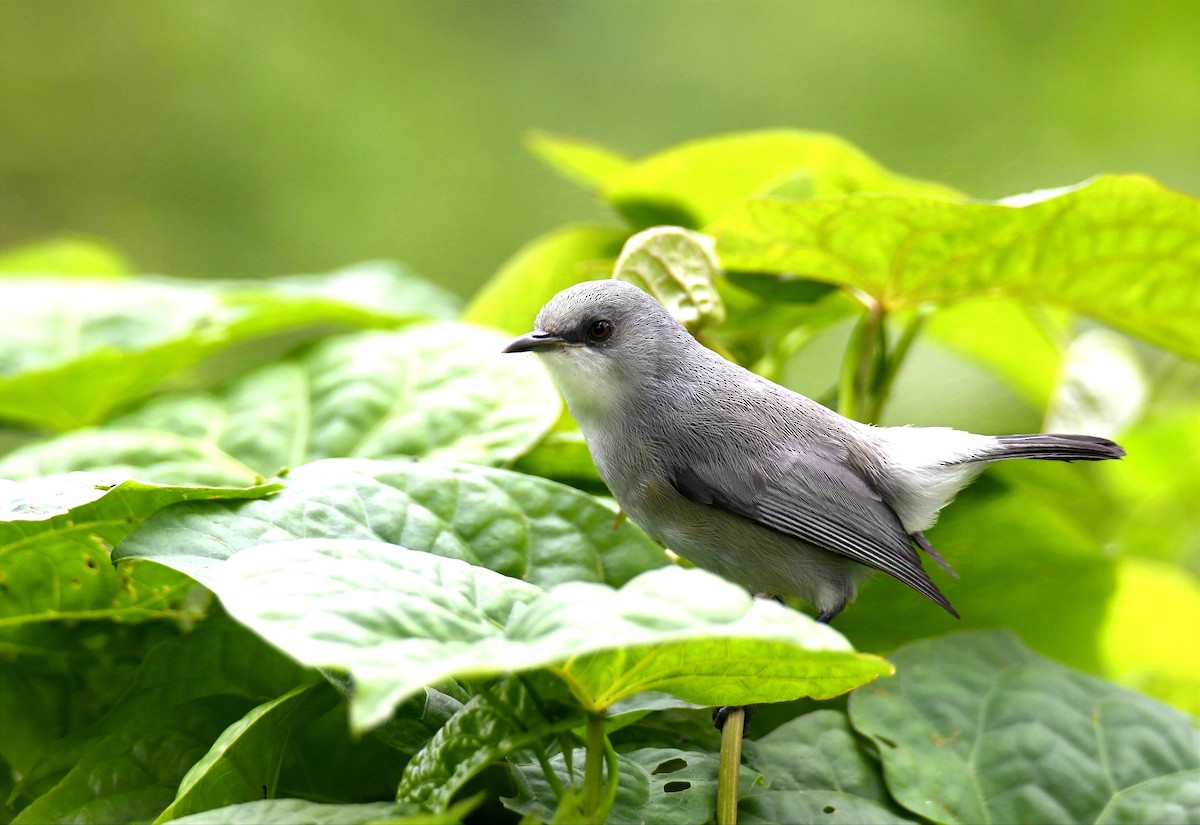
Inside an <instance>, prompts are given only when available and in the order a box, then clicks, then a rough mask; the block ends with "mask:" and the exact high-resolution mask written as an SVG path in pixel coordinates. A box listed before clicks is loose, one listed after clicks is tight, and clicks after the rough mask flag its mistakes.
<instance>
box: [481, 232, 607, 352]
mask: <svg viewBox="0 0 1200 825" xmlns="http://www.w3.org/2000/svg"><path fill="white" fill-rule="evenodd" d="M628 235H629V233H628V232H626V231H624V230H622V229H616V228H613V227H608V226H586V225H574V226H564V227H561V228H559V229H555V230H554V231H552V232H548V233H547V234H545V235H542V236H541V237H538V238H535V239H533V240H532V241H530V242H529V243H527V244H525V246H523V247H521V248H520V249H519V250H517V252H516V253H515V254H514V255H513V256H512V257H511V258H509V259H508V260H507V261H505V262H504V264H503V265H502V266H501V267H500V269H499V270H498V271H497V272H496V274H495V275H493V276H492V278H491V280H489V281H488V282H487V283H486V284H485V285H484V286H483V287H482V288H481V289H480V290H479V292H477V293H476V294H475V297H474V298H473V299H472V300H471V303H470V304H469V305H468V306H467V309H466V311H465V312H464V313H463V320H465V321H471V322H473V323H476V324H486V325H488V326H492V327H496V328H497V329H502V330H504V331H506V332H510V333H512V334H513V335H520V334H522V333H525V332H529V331H530V330H531V329H533V319H534V318H536V317H537V314H538V310H540V309H541V308H542V305H543V304H545V303H546V302H547V301H549V300H550V299H551V298H553V297H554V296H555V295H556V294H558V293H559V292H560V291H562V290H564V289H566V288H567V287H569V286H572V285H574V284H577V283H579V282H580V281H587V280H590V279H594V278H607V277H609V276H610V275H612V265H613V261H615V260H616V258H617V255H618V254H619V253H620V252H621V244H623V243H624V242H625V239H626V237H628Z"/></svg>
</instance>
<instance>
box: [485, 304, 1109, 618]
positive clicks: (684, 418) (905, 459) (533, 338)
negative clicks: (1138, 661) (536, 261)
mask: <svg viewBox="0 0 1200 825" xmlns="http://www.w3.org/2000/svg"><path fill="white" fill-rule="evenodd" d="M536 326H537V329H536V330H535V331H533V332H531V333H529V334H528V335H523V336H521V337H520V338H518V339H517V340H515V341H513V342H512V343H511V344H510V345H509V346H508V347H507V348H506V349H505V352H526V351H532V352H535V353H537V354H538V355H539V356H541V358H542V360H543V363H544V364H545V365H546V367H547V368H548V369H549V371H550V375H551V376H552V377H553V379H554V381H555V383H556V384H557V385H558V387H559V389H560V390H561V391H562V394H563V396H564V397H565V398H566V401H567V406H568V407H569V408H570V410H571V414H572V415H573V416H574V417H575V420H576V421H578V422H579V426H580V428H581V429H582V430H583V436H584V438H585V439H586V441H587V444H588V447H589V449H590V450H591V453H592V458H593V459H594V460H595V462H596V467H597V469H598V470H599V471H600V476H601V477H602V478H603V479H604V482H605V483H606V484H607V485H608V488H609V489H610V490H611V491H612V494H613V495H614V496H615V497H616V499H617V502H618V503H619V504H620V505H621V508H622V509H623V510H624V511H625V512H626V513H628V514H629V516H630V517H631V518H632V519H633V520H634V521H635V522H636V523H637V524H638V525H640V526H641V527H642V528H643V529H644V530H645V531H646V532H647V533H649V534H650V535H651V536H653V537H654V538H655V539H657V540H658V541H660V542H662V543H663V544H664V545H666V546H667V547H669V548H671V549H672V550H674V551H675V552H677V553H678V554H679V555H681V556H684V557H685V558H687V559H689V560H690V561H692V562H693V563H695V564H696V565H698V566H700V567H704V568H707V569H709V570H712V571H714V572H716V573H718V574H720V575H722V576H724V577H726V578H728V579H731V580H733V581H735V582H739V583H740V584H742V585H744V586H745V587H747V588H749V589H750V590H751V591H752V592H755V593H770V594H774V595H778V596H796V597H799V598H801V599H803V600H805V601H807V602H809V603H811V604H813V605H815V606H816V607H817V609H818V610H819V611H820V612H819V614H818V616H817V619H818V620H819V621H822V622H828V621H829V620H830V619H832V618H833V617H834V616H836V615H837V614H838V613H839V612H840V611H841V610H842V608H844V607H845V606H846V604H847V603H848V602H850V601H851V600H852V599H853V598H854V596H855V592H856V590H857V587H858V584H859V582H860V581H861V580H862V579H863V577H864V576H866V575H868V574H869V573H870V572H871V571H874V570H881V571H883V572H884V573H887V574H888V575H890V576H894V577H895V578H897V579H899V580H900V581H902V582H904V583H905V584H907V585H908V586H909V587H911V588H913V589H914V590H916V591H918V592H919V593H922V594H923V595H925V596H927V597H929V598H930V599H932V600H933V601H934V602H936V603H937V604H939V605H941V606H942V607H943V608H945V609H946V610H947V611H949V612H950V613H951V614H953V615H954V616H958V613H956V612H955V610H954V608H953V607H951V605H950V602H949V601H948V600H947V599H946V597H945V596H944V595H942V592H941V591H940V590H938V588H937V586H936V585H935V584H934V583H933V582H932V581H931V580H930V578H929V576H928V575H927V574H926V573H925V571H924V569H922V567H921V561H920V559H919V557H918V556H917V551H916V549H915V547H914V544H915V545H916V547H919V548H921V549H922V550H924V551H925V552H926V553H928V554H929V555H930V556H931V557H932V558H933V559H934V560H936V561H937V562H938V563H939V564H941V565H942V566H943V567H945V568H946V569H947V570H949V566H948V565H947V564H946V563H945V561H943V560H942V558H941V556H939V555H938V553H937V551H936V550H934V548H933V547H932V546H931V545H930V544H929V542H928V541H927V540H926V538H925V536H924V533H923V532H922V531H924V530H927V529H928V528H929V527H930V526H932V525H933V523H934V522H935V521H936V520H937V515H938V511H939V510H941V509H942V507H944V506H945V505H946V504H948V503H949V502H950V501H951V499H953V498H954V496H955V494H956V493H957V492H958V491H959V490H961V489H962V488H963V487H964V486H965V485H966V484H968V483H969V482H970V481H972V480H973V479H974V478H975V477H976V476H977V475H978V474H979V473H980V472H981V471H982V470H983V468H984V466H985V465H986V464H987V463H988V462H991V461H998V460H1001V459H1008V458H1039V459H1052V460H1058V461H1076V460H1082V461H1100V460H1104V459H1109V458H1120V457H1122V456H1123V455H1125V451H1124V450H1123V449H1121V447H1120V446H1118V445H1117V444H1115V443H1113V442H1112V441H1109V440H1107V439H1104V438H1096V437H1093V436H1088V435H1005V436H989V435H975V434H972V433H967V432H962V431H960V430H954V429H950V428H947V427H874V426H870V425H867V424H861V423H859V422H857V421H852V420H850V419H848V418H845V417H843V416H841V415H838V414H837V413H835V412H833V411H832V410H829V409H828V408H826V407H824V406H822V405H820V404H818V403H817V402H815V401H812V400H811V399H808V398H805V397H804V396H803V395H800V394H798V393H795V392H792V391H791V390H788V389H785V388H783V387H781V386H779V385H777V384H774V383H772V382H770V381H768V380H767V379H765V378H762V377H761V376H758V375H755V374H754V373H752V372H750V371H749V370H746V369H743V368H742V367H740V366H738V365H737V364H734V363H731V362H729V361H727V360H725V359H724V358H722V357H721V356H719V355H717V354H716V353H714V352H712V351H711V350H709V349H707V348H705V347H704V346H703V345H701V344H700V343H699V342H698V341H697V340H696V339H695V338H693V337H692V336H691V334H689V333H688V331H687V330H686V329H685V328H684V327H683V326H682V325H681V324H679V323H678V322H677V321H676V320H675V319H674V318H672V317H671V316H670V314H669V313H668V312H667V311H666V310H665V309H664V308H663V307H662V305H660V304H659V303H658V302H657V301H655V300H654V298H652V297H651V296H650V295H648V294H646V293H645V292H643V291H641V290H640V289H638V288H637V287H634V286H632V285H631V284H628V283H625V282H622V281H615V280H608V281H590V282H587V283H581V284H578V285H576V286H573V287H571V288H570V289H566V290H564V291H562V292H560V293H559V294H558V295H556V296H555V297H554V298H553V299H551V300H550V302H549V303H547V304H546V305H545V307H543V308H542V311H541V312H540V313H538V317H537V321H536ZM950 572H951V573H953V571H952V570H950Z"/></svg>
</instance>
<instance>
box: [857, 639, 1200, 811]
mask: <svg viewBox="0 0 1200 825" xmlns="http://www.w3.org/2000/svg"><path fill="white" fill-rule="evenodd" d="M893 661H894V662H895V664H896V673H897V675H896V677H895V678H894V679H890V680H884V681H882V682H879V683H876V684H874V685H869V686H867V687H865V688H863V689H862V690H859V691H856V692H855V693H854V694H852V696H851V697H850V720H851V723H852V724H853V725H854V727H855V729H856V730H857V731H859V733H862V734H864V735H866V736H868V737H870V739H871V740H872V741H873V742H874V744H875V746H876V747H877V748H878V750H879V753H880V756H881V757H882V760H883V766H884V773H885V775H886V777H887V783H888V788H889V789H890V790H891V792H892V795H893V796H894V797H895V799H896V801H898V802H899V803H900V804H901V805H903V806H904V807H905V808H907V809H908V810H910V811H913V812H914V813H917V814H919V815H920V816H922V817H925V818H927V819H931V820H933V821H934V822H941V823H960V822H962V823H968V822H1095V821H1097V820H1098V819H1099V818H1101V817H1102V816H1103V817H1105V819H1106V821H1113V822H1115V821H1130V822H1145V821H1151V820H1145V819H1140V818H1137V819H1132V820H1124V819H1122V817H1123V816H1125V815H1128V814H1137V815H1141V814H1144V813H1146V812H1148V811H1151V810H1153V811H1155V812H1156V813H1165V812H1166V811H1167V810H1168V809H1170V808H1171V807H1172V806H1171V805H1169V804H1167V803H1166V801H1165V800H1164V799H1162V798H1161V797H1156V796H1155V795H1154V791H1165V790H1168V789H1177V788H1180V787H1181V784H1182V783H1180V782H1179V781H1178V780H1176V779H1167V778H1166V777H1171V776H1173V775H1179V774H1180V773H1181V772H1192V773H1193V774H1194V775H1200V773H1197V772H1198V771H1200V732H1198V731H1197V730H1196V726H1195V722H1194V720H1192V719H1190V718H1189V717H1187V716H1186V715H1185V714H1183V713H1180V712H1179V711H1176V710H1174V709H1172V708H1170V707H1167V706H1166V705H1162V704H1159V703H1157V702H1154V701H1153V700H1150V699H1147V698H1146V697H1143V696H1140V695H1138V694H1135V693H1131V692H1129V691H1126V690H1123V689H1121V688H1118V687H1116V686H1115V685H1112V684H1109V683H1107V682H1103V681H1101V680H1099V679H1096V678H1094V677H1091V676H1086V675H1084V674H1082V673H1078V672H1076V671H1072V670H1070V669H1068V668H1065V667H1063V666H1062V665H1058V664H1055V663H1053V662H1051V661H1049V660H1047V659H1043V658H1041V657H1039V656H1037V655H1035V654H1033V653H1031V652H1030V651H1029V650H1028V649H1026V648H1024V647H1022V646H1021V644H1020V643H1019V642H1018V641H1017V639H1016V637H1014V636H1012V635H1011V634H1007V633H962V634H955V635H953V636H947V637H943V638H939V639H931V640H925V641H921V642H914V643H912V644H910V645H906V646H905V647H903V648H901V649H900V650H898V651H896V653H895V654H894V655H893ZM1146 783H1154V786H1155V787H1153V788H1151V787H1150V786H1148V785H1147V784H1146ZM1139 786H1141V787H1139ZM1133 789H1136V790H1133ZM1118 795H1120V798H1118ZM1191 796H1193V797H1194V795H1191ZM1177 802H1178V803H1179V804H1180V805H1181V806H1183V807H1184V808H1186V807H1188V806H1189V804H1190V803H1189V802H1187V801H1185V800H1182V799H1180V800H1177ZM1179 809H1180V808H1176V810H1179ZM1192 810H1193V811H1194V810H1195V808H1194V807H1192Z"/></svg>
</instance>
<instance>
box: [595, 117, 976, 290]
mask: <svg viewBox="0 0 1200 825" xmlns="http://www.w3.org/2000/svg"><path fill="white" fill-rule="evenodd" d="M800 179H803V189H804V193H805V196H806V197H827V196H830V195H842V194H846V193H851V192H898V193H903V194H914V195H916V194H920V195H926V196H930V197H946V198H953V197H957V193H956V192H954V191H953V190H952V189H950V188H948V187H945V186H942V185H940V184H936V183H930V182H927V181H919V180H915V179H913V178H907V177H904V176H902V175H897V174H895V173H894V172H889V171H888V170H886V169H884V168H883V167H882V166H880V165H879V164H878V163H876V162H875V161H874V160H872V159H871V158H869V157H868V156H867V155H865V154H864V153H863V152H862V151H860V150H859V149H857V148H856V147H854V146H852V145H851V144H849V143H847V142H846V141H844V140H842V139H841V138H839V137H835V136H834V135H828V134H821V133H818V132H801V131H794V130H782V129H780V130H768V131H761V132H743V133H739V134H729V135H722V136H720V137H715V138H705V139H701V140H696V141H691V142H688V143H683V144H680V145H679V146H674V147H671V148H669V149H665V150H663V151H661V152H658V153H655V154H653V155H650V156H648V157H645V158H642V159H641V160H638V161H636V162H634V163H633V164H631V165H630V166H629V167H628V168H626V169H625V170H623V171H622V172H621V173H620V174H617V175H615V176H613V177H612V178H610V179H608V180H607V181H605V184H604V186H603V187H602V189H601V193H602V195H603V196H604V197H605V199H606V200H608V201H609V202H610V203H612V204H613V206H614V207H616V209H617V210H618V211H619V212H621V214H623V215H624V216H625V217H626V218H628V219H629V220H630V221H631V222H632V223H633V224H634V225H636V226H642V227H644V226H653V225H655V224H674V225H678V226H686V227H690V228H693V229H698V228H701V227H703V226H705V225H707V224H708V223H709V222H710V221H712V220H714V219H716V218H717V217H718V216H719V215H720V214H721V213H722V212H724V211H725V210H726V209H727V208H729V207H730V206H732V205H733V204H735V203H737V202H738V201H740V200H742V199H743V198H747V197H749V196H750V195H753V194H754V193H756V192H758V191H760V190H762V189H764V188H767V187H770V186H771V185H772V184H776V185H777V184H779V183H782V182H784V181H785V180H786V181H787V182H788V183H789V185H788V187H787V189H786V191H788V192H789V193H791V194H793V195H794V194H795V192H796V191H797V184H796V182H797V181H798V180H800ZM724 263H725V264H726V266H729V262H728V261H725V262H724ZM796 271H797V272H802V271H803V270H796Z"/></svg>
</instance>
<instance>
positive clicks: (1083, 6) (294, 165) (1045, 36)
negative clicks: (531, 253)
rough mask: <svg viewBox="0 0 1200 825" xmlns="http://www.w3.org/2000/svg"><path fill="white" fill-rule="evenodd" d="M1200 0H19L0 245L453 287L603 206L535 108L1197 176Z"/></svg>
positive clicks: (1025, 171)
mask: <svg viewBox="0 0 1200 825" xmlns="http://www.w3.org/2000/svg"><path fill="white" fill-rule="evenodd" d="M1198 38H1200V3H1197V2H1192V1H1191V0H1184V1H1183V2H1153V1H1152V0H1142V2H1097V1H1096V0H1088V2H970V3H963V2H957V0H954V1H950V2H943V0H928V2H918V3H898V2H891V1H890V0H888V1H887V2H863V1H862V0H853V1H852V2H797V3H760V2H725V3H680V2H662V1H660V2H655V3H634V2H628V3H625V2H622V3H542V2H497V3H484V2H472V3H462V2H439V3H433V2H421V3H402V2H359V1H357V0H355V1H353V2H337V3H333V2H312V1H311V0H299V1H297V0H287V2H279V1H278V0H265V1H264V0H260V1H259V2H254V3H242V2H226V0H208V1H207V2H172V3H165V2H163V3H159V2H144V3H120V4H116V3H92V2H6V3H4V4H2V5H0V246H8V245H12V244H15V243H21V242H25V241H31V240H35V239H38V238H42V237H46V236H50V235H56V234H59V233H62V232H64V231H70V232H80V233H87V234H93V235H98V236H101V237H104V238H106V239H109V240H111V241H113V242H114V243H115V244H116V245H117V246H118V247H119V248H121V249H122V250H124V251H125V252H126V253H128V254H129V255H130V256H131V257H132V258H133V260H134V261H135V263H136V266H137V267H138V268H139V269H142V270H148V271H158V272H165V273H171V274H188V275H232V276H237V275H266V274H274V273H283V272H300V271H304V272H315V271H322V270H326V269H329V268H332V267H336V266H340V265H343V264H346V263H350V262H353V261H357V260H362V259H367V258H377V257H387V258H395V259H399V260H402V261H405V262H407V263H409V264H411V265H412V266H413V268H414V269H415V270H416V271H418V272H420V273H422V274H424V275H426V276H427V277H430V278H432V279H434V280H437V281H439V282H441V283H444V284H446V285H448V286H450V287H451V288H453V289H454V290H456V291H458V292H460V293H462V294H469V293H471V292H472V291H474V289H475V288H476V287H477V286H478V285H479V284H480V283H481V282H482V281H483V280H484V279H486V278H487V277H488V276H489V275H490V274H491V273H492V272H494V271H495V269H496V268H497V266H498V265H499V264H500V263H501V262H502V261H503V260H504V259H505V258H506V257H507V256H508V255H510V254H511V253H512V252H513V251H514V250H515V249H516V248H517V247H518V246H519V245H520V244H522V243H524V242H525V241H527V240H528V239H529V238H531V237H533V236H534V235H536V234H538V233H540V232H542V231H545V230H547V229H549V228H551V227H554V226H558V225H560V224H561V223H563V222H564V221H567V220H572V219H577V218H585V219H586V218H598V217H602V216H605V215H606V214H607V213H606V211H605V210H603V209H602V208H601V207H600V206H598V205H596V204H594V203H592V201H591V199H590V198H589V196H588V195H586V194H583V193H580V192H578V191H576V190H575V189H573V188H572V187H570V186H568V185H565V184H564V183H562V182H561V181H560V180H559V179H557V178H556V177H555V175H554V174H553V173H551V172H550V171H548V170H546V169H544V168H543V167H542V166H541V165H540V164H539V163H538V162H537V161H536V160H535V159H534V158H533V157H531V156H530V155H529V154H528V153H527V152H526V151H525V150H524V148H523V146H522V138H523V136H524V135H525V134H526V133H527V131H528V130H529V129H531V128H542V129H548V130H551V131H556V132H561V133H566V134H571V135H576V136H579V137H582V138H586V139H589V140H593V141H596V142H599V143H603V144H607V145H610V146H612V147H613V148H615V149H617V150H619V151H622V152H625V153H628V154H631V155H641V154H645V153H647V152H650V151H653V150H656V149H658V148H661V147H665V146H668V145H670V144H673V143H676V142H678V141H680V140H684V139H688V138H692V137H700V136H705V135H710V134H713V133H718V132H724V131H733V130H745V129H754V128H762V127H772V126H794V127H801V128H806V129H816V130H822V131H830V132H836V133H838V134H840V135H842V136H844V137H846V138H848V139H849V140H851V141H853V142H855V143H857V144H858V145H860V146H861V147H862V148H863V149H865V150H866V151H867V152H869V153H870V154H872V155H874V156H875V157H877V158H879V159H880V160H881V161H882V162H884V163H885V164H887V165H888V166H890V167H891V168H893V169H896V170H898V171H901V172H905V173H908V174H912V175H915V176H919V177H925V178H932V179H937V180H942V181H945V182H947V183H950V184H952V185H954V186H956V187H959V188H960V189H963V190H965V191H967V192H971V193H973V194H976V195H979V196H981V197H998V196H1003V195H1006V194H1012V193H1016V192H1021V191H1025V190H1028V189H1032V188H1041V187H1047V186H1056V185H1062V184H1067V183H1073V182H1076V181H1079V180H1082V179H1084V178H1086V177H1088V176H1090V175H1093V174H1097V173H1101V172H1124V171H1138V172H1144V173H1146V174H1149V175H1152V176H1154V177H1156V178H1158V179H1159V180H1161V181H1162V182H1164V183H1165V184H1167V185H1168V186H1172V187H1175V188H1178V189H1182V190H1184V191H1187V192H1190V193H1193V194H1195V193H1200V46H1198V45H1197V44H1198V43H1200V39H1198Z"/></svg>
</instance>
